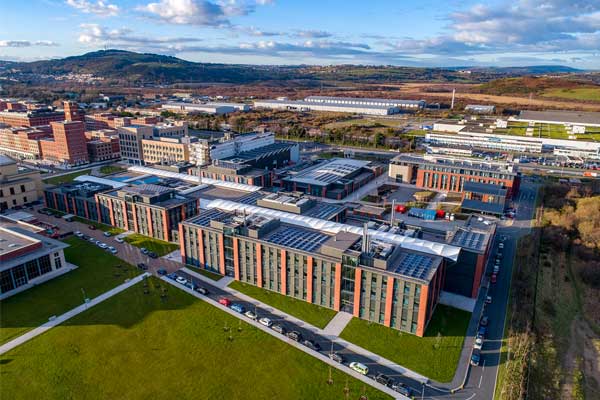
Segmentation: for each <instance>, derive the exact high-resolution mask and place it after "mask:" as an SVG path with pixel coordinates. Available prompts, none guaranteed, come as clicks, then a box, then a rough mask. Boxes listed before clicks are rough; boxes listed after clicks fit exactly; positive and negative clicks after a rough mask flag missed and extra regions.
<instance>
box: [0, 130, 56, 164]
mask: <svg viewBox="0 0 600 400" xmlns="http://www.w3.org/2000/svg"><path fill="white" fill-rule="evenodd" d="M51 137H52V131H51V130H50V129H49V127H48V129H40V128H39V127H36V128H30V127H24V126H21V127H9V126H8V125H2V126H0V153H3V154H6V155H9V156H12V157H15V158H18V159H20V160H25V159H27V160H39V159H41V158H42V147H41V145H40V139H43V138H51Z"/></svg>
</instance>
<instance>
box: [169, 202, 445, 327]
mask: <svg viewBox="0 0 600 400" xmlns="http://www.w3.org/2000/svg"><path fill="white" fill-rule="evenodd" d="M288 221H289V220H285V222H284V220H282V219H279V218H275V217H270V216H267V215H261V214H246V213H244V214H236V212H235V211H224V210H220V209H217V208H213V209H210V210H207V211H203V212H202V213H200V215H198V216H197V217H195V218H192V219H190V220H187V221H185V222H183V223H182V224H181V225H180V227H179V230H180V234H179V236H180V246H181V254H182V262H184V263H186V264H191V265H195V266H198V267H200V268H204V269H208V270H211V271H213V272H216V273H220V274H222V275H229V276H232V277H233V278H234V279H236V280H239V281H242V282H246V283H249V284H251V285H256V286H258V287H262V288H264V289H267V290H271V291H274V292H277V293H281V294H283V295H287V296H290V297H293V298H296V299H299V300H303V301H306V302H308V303H313V304H317V305H320V306H322V307H327V308H331V309H333V310H336V311H340V310H342V311H346V312H349V313H352V314H353V315H354V316H356V317H358V318H361V319H365V320H369V321H372V322H375V323H379V324H382V325H385V326H388V327H391V328H394V329H398V330H402V331H405V332H410V333H413V334H415V335H417V336H423V335H424V333H425V329H426V327H427V324H428V322H429V320H430V319H431V316H432V315H433V311H434V309H435V306H436V304H437V302H438V299H439V294H440V290H441V287H442V283H443V281H444V274H445V271H444V269H445V261H444V259H443V257H440V256H437V255H432V254H427V253H425V252H421V251H415V250H408V249H406V248H403V247H402V246H400V245H398V244H395V243H393V242H391V241H385V240H382V239H375V238H373V239H371V238H370V237H369V236H368V235H366V234H365V235H359V234H356V233H351V232H347V231H339V232H337V233H329V232H326V231H324V230H319V229H311V228H308V227H305V226H302V225H301V224H295V223H290V222H288Z"/></svg>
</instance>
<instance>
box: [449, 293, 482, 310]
mask: <svg viewBox="0 0 600 400" xmlns="http://www.w3.org/2000/svg"><path fill="white" fill-rule="evenodd" d="M440 304H444V305H447V306H450V307H454V308H458V309H459V310H464V311H468V312H470V313H472V312H473V310H475V305H476V304H477V299H472V298H470V297H465V296H461V295H458V294H454V293H450V292H446V291H444V290H442V291H441V292H440Z"/></svg>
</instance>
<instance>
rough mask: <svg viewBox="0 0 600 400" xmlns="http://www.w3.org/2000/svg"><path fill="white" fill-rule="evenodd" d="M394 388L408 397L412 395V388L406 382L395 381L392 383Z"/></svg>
mask: <svg viewBox="0 0 600 400" xmlns="http://www.w3.org/2000/svg"><path fill="white" fill-rule="evenodd" d="M392 390H394V391H396V392H398V393H400V394H401V395H402V396H406V397H410V396H411V394H412V393H411V391H410V388H409V387H408V386H406V385H405V384H404V383H395V384H393V385H392Z"/></svg>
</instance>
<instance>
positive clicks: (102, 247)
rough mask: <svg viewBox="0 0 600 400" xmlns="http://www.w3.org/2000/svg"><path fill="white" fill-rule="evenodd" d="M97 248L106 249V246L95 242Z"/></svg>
mask: <svg viewBox="0 0 600 400" xmlns="http://www.w3.org/2000/svg"><path fill="white" fill-rule="evenodd" d="M97 245H98V247H100V248H101V249H106V248H107V247H108V246H107V245H106V243H102V242H97Z"/></svg>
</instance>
